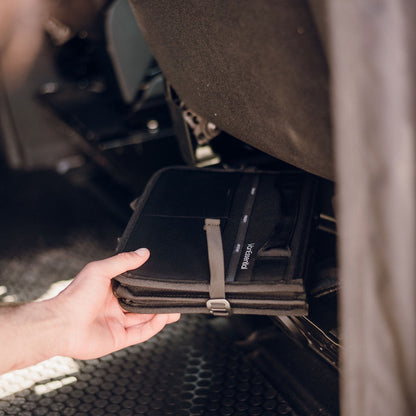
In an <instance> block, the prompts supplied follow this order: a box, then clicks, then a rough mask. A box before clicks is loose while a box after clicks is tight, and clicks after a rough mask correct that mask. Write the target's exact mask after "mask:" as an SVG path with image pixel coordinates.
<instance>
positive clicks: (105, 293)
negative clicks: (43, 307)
mask: <svg viewBox="0 0 416 416" xmlns="http://www.w3.org/2000/svg"><path fill="white" fill-rule="evenodd" d="M149 254H150V253H149V250H147V249H140V250H137V251H136V252H127V253H120V254H117V255H116V256H113V257H110V258H107V259H104V260H100V261H96V262H92V263H89V264H88V265H86V266H85V267H84V268H83V269H82V270H81V272H80V273H79V274H78V275H77V277H76V278H75V279H74V281H73V282H72V283H71V284H70V285H69V286H68V287H67V288H66V289H65V290H64V291H62V292H61V293H60V294H59V295H58V296H56V297H55V298H53V299H51V300H50V301H49V302H50V304H49V307H50V308H51V310H52V311H53V313H55V314H56V315H57V316H58V317H59V320H60V321H61V322H62V337H61V338H62V342H61V343H60V347H59V349H60V350H59V351H55V353H56V354H59V355H65V356H70V357H72V358H78V359H92V358H97V357H101V356H103V355H106V354H109V353H111V352H113V351H117V350H119V349H122V348H125V347H127V346H130V345H133V344H137V343H140V342H143V341H146V340H147V339H149V338H151V337H152V336H154V335H155V334H157V333H158V332H159V331H161V330H162V329H163V327H164V326H165V325H166V324H169V323H172V322H176V321H177V320H178V319H179V317H180V315H179V314H162V315H147V314H136V313H130V312H126V311H124V310H123V309H122V308H121V307H120V305H119V303H118V301H117V299H116V298H115V296H114V295H113V293H112V289H111V279H112V278H113V277H115V276H117V275H119V274H121V273H124V272H126V271H128V270H133V269H136V268H138V267H140V266H141V265H142V264H143V263H144V262H145V261H146V260H147V259H148V258H149Z"/></svg>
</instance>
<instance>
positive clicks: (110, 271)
mask: <svg viewBox="0 0 416 416" xmlns="http://www.w3.org/2000/svg"><path fill="white" fill-rule="evenodd" d="M149 256H150V252H149V250H148V249H147V248H141V249H139V250H136V251H130V252H126V253H119V254H117V255H115V256H113V257H109V258H107V259H104V260H99V261H94V262H92V263H89V264H88V265H87V266H86V267H85V269H84V270H85V272H86V273H90V274H93V275H99V276H100V277H104V278H108V279H112V278H113V277H115V276H118V275H119V274H122V273H124V272H127V271H128V270H133V269H137V268H138V267H140V266H141V265H142V264H143V263H145V262H146V260H147V259H148V258H149Z"/></svg>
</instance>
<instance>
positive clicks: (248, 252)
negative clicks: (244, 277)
mask: <svg viewBox="0 0 416 416" xmlns="http://www.w3.org/2000/svg"><path fill="white" fill-rule="evenodd" d="M253 248H254V243H250V244H248V245H247V248H246V252H245V253H244V258H243V262H242V263H241V268H240V269H241V270H247V269H248V266H249V264H250V257H251V255H252V254H253Z"/></svg>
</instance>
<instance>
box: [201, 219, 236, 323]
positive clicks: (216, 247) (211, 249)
mask: <svg viewBox="0 0 416 416" xmlns="http://www.w3.org/2000/svg"><path fill="white" fill-rule="evenodd" d="M220 224H221V222H220V220H219V219H213V218H205V227H204V229H205V232H206V236H207V246H208V261H209V271H210V285H209V297H210V299H209V300H208V301H207V308H208V310H209V311H210V312H211V313H212V314H213V315H218V316H228V315H229V314H230V313H231V307H230V304H229V302H228V301H227V300H226V299H225V272H224V251H223V247H222V237H221V227H220Z"/></svg>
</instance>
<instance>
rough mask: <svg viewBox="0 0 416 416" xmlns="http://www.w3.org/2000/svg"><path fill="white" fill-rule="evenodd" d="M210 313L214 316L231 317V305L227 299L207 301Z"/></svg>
mask: <svg viewBox="0 0 416 416" xmlns="http://www.w3.org/2000/svg"><path fill="white" fill-rule="evenodd" d="M207 308H208V310H209V313H211V314H212V315H214V316H230V315H231V305H230V302H228V300H227V299H209V300H207Z"/></svg>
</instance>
